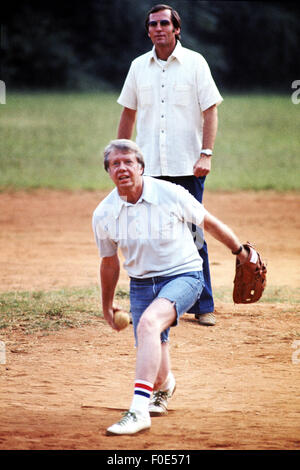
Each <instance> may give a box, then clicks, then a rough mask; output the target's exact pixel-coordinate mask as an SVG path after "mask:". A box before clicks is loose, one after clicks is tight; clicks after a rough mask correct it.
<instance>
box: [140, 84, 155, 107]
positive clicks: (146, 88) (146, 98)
mask: <svg viewBox="0 0 300 470" xmlns="http://www.w3.org/2000/svg"><path fill="white" fill-rule="evenodd" d="M138 95H139V100H140V105H141V106H142V107H145V106H151V105H152V103H153V95H154V93H153V86H152V85H142V86H140V87H139V89H138Z"/></svg>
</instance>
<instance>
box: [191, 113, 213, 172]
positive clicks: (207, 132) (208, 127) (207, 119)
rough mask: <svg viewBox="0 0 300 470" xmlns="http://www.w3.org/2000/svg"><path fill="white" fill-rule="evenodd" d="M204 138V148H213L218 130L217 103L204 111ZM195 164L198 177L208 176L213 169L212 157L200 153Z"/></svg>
mask: <svg viewBox="0 0 300 470" xmlns="http://www.w3.org/2000/svg"><path fill="white" fill-rule="evenodd" d="M203 119H204V122H203V138H202V149H211V150H213V148H214V144H215V140H216V135H217V130H218V109H217V106H216V105H213V106H211V107H210V108H208V109H206V110H205V111H204V113H203ZM199 157H200V158H199V159H198V160H197V162H196V163H195V165H194V175H195V176H196V177H199V176H206V175H208V173H209V172H210V170H211V157H208V156H206V155H203V154H202V155H200V156H199Z"/></svg>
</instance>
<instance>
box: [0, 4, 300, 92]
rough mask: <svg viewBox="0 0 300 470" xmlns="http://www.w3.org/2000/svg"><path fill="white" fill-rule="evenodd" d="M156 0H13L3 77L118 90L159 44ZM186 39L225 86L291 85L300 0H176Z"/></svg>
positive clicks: (30, 83)
mask: <svg viewBox="0 0 300 470" xmlns="http://www.w3.org/2000/svg"><path fill="white" fill-rule="evenodd" d="M156 3H158V2H153V1H149V0H85V1H84V2H82V1H78V0H73V1H67V0H60V1H57V0H51V1H49V0H44V1H43V2H40V1H37V0H31V1H28V2H26V1H20V0H11V1H10V3H9V5H8V6H7V7H6V10H5V12H4V13H2V15H1V19H0V23H1V37H0V42H1V44H0V46H1V47H0V53H1V67H0V80H3V81H4V82H5V83H6V86H7V88H11V89H12V88H15V89H18V88H19V89H20V88H22V89H62V90H66V89H91V88H102V89H106V90H108V89H119V88H120V87H121V85H122V83H123V81H124V78H125V76H126V74H127V71H128V68H129V65H130V62H131V60H133V59H134V58H135V57H136V56H138V55H140V54H142V53H144V52H147V51H148V50H149V49H150V48H151V47H152V44H151V42H150V39H149V38H148V37H147V33H146V30H145V27H144V21H145V17H146V13H147V11H148V10H149V9H150V8H151V7H152V6H153V5H154V4H156ZM167 3H168V4H170V5H172V6H173V8H175V9H176V10H177V11H178V12H179V14H180V16H181V19H182V32H181V36H182V40H181V42H182V45H183V46H185V47H188V48H191V49H193V50H196V51H198V52H200V53H201V54H203V55H204V57H205V58H206V59H207V61H208V63H209V65H210V67H211V70H212V72H213V76H214V78H215V80H216V82H217V83H218V85H219V86H220V87H221V88H222V89H226V88H227V89H228V90H257V89H260V90H270V91H274V90H282V91H284V90H287V89H290V86H291V83H292V82H293V81H294V80H296V79H300V59H299V57H300V54H299V46H300V6H299V2H288V1H285V2H280V1H269V2H267V1H254V2H253V1H220V0H219V1H202V0H170V3H169V2H167Z"/></svg>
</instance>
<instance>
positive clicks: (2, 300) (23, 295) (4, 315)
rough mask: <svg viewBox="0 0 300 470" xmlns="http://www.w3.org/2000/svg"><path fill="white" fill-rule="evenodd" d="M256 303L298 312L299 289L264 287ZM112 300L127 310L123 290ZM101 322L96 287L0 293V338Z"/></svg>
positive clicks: (220, 291) (220, 293)
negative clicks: (261, 296) (280, 305)
mask: <svg viewBox="0 0 300 470" xmlns="http://www.w3.org/2000/svg"><path fill="white" fill-rule="evenodd" d="M214 296H215V299H216V300H220V301H222V302H225V303H232V292H231V290H230V289H228V288H221V287H219V288H217V289H215V292H214ZM260 302H263V303H272V304H278V303H281V304H287V308H288V309H289V311H292V312H293V313H294V314H298V315H299V314H300V311H299V303H300V302H299V289H290V288H287V287H286V288H285V287H278V288H276V287H272V288H268V287H267V289H266V291H265V292H264V294H263V298H262V299H261V300H260ZM116 303H117V304H118V305H119V306H121V307H122V308H124V309H125V310H127V311H129V293H128V290H127V289H124V288H118V289H117V291H116ZM291 309H292V310H291ZM103 321H104V319H103V314H102V312H101V307H100V293H99V288H98V287H97V286H92V287H90V288H81V289H79V288H68V289H61V290H57V291H50V292H46V291H37V292H7V293H2V294H0V337H1V336H4V335H5V334H9V333H12V332H14V331H19V332H20V331H22V332H23V333H24V334H36V333H37V332H38V333H40V334H43V335H46V334H49V333H50V332H53V331H57V330H60V329H65V328H80V327H82V326H85V325H91V324H93V325H96V324H98V325H99V322H100V323H101V322H103Z"/></svg>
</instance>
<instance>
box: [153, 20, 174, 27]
mask: <svg viewBox="0 0 300 470" xmlns="http://www.w3.org/2000/svg"><path fill="white" fill-rule="evenodd" d="M158 23H160V26H169V25H170V24H171V21H169V20H160V21H149V23H148V26H152V27H153V28H155V27H156V26H157V24H158Z"/></svg>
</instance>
